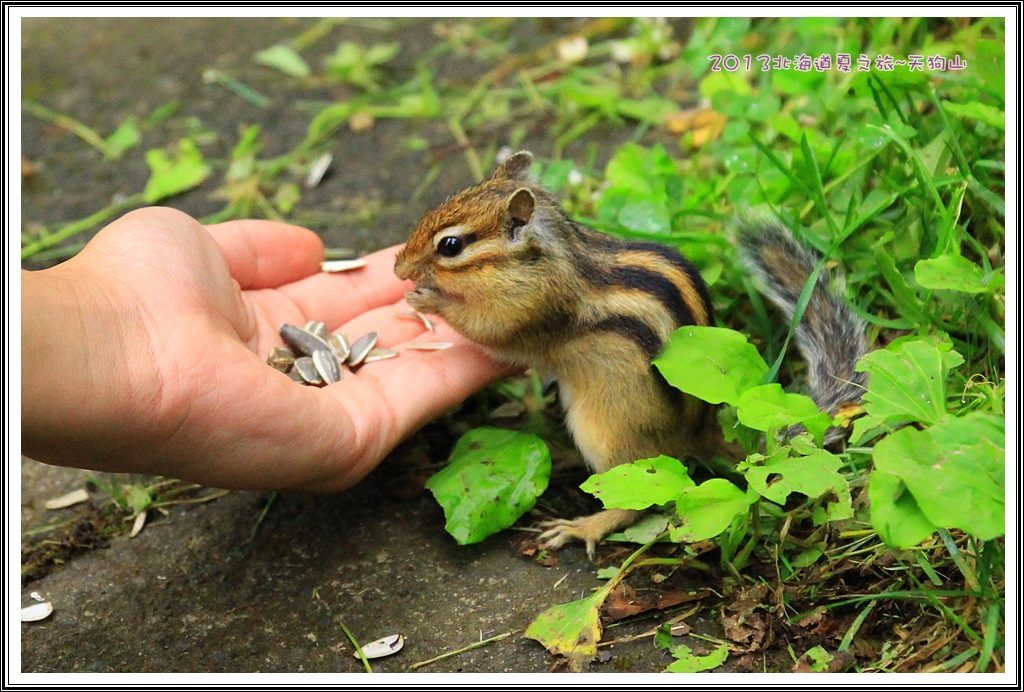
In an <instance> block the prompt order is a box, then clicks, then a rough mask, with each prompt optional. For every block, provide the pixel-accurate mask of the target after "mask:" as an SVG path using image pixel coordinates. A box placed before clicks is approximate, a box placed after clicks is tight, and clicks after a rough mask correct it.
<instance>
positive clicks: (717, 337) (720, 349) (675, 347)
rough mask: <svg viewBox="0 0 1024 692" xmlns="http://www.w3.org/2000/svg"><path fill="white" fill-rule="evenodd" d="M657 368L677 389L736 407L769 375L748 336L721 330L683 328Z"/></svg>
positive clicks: (713, 401)
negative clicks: (766, 374) (748, 392)
mask: <svg viewBox="0 0 1024 692" xmlns="http://www.w3.org/2000/svg"><path fill="white" fill-rule="evenodd" d="M654 365H655V366H656V367H657V368H658V371H659V372H661V374H662V375H663V376H664V377H665V379H666V380H667V381H668V383H669V384H671V385H672V386H673V387H676V388H678V389H680V390H682V391H684V392H686V393H687V394H692V395H693V396H695V397H697V398H699V399H703V400H704V401H708V402H711V403H712V404H720V403H722V402H723V401H724V402H726V403H729V404H732V405H733V406H736V405H738V404H739V402H740V397H741V396H742V395H743V393H744V392H746V391H747V390H748V389H750V388H751V387H756V386H757V385H759V384H761V378H762V377H764V374H765V373H766V372H768V365H767V364H765V362H764V359H763V358H762V357H761V354H760V353H758V352H757V349H756V348H754V346H753V344H751V343H750V342H748V341H747V338H746V337H745V336H743V335H742V334H740V333H739V332H736V331H733V330H731V329H724V328H720V327H695V326H691V327H680V328H679V329H677V330H676V331H675V333H673V334H672V338H671V340H670V341H669V344H668V346H667V347H666V349H665V350H664V351H663V352H662V354H661V355H660V356H658V357H657V358H656V359H655V360H654Z"/></svg>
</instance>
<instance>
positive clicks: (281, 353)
mask: <svg viewBox="0 0 1024 692" xmlns="http://www.w3.org/2000/svg"><path fill="white" fill-rule="evenodd" d="M294 362H295V354H294V353H292V352H291V351H290V350H289V349H287V348H284V347H282V346H275V347H274V348H273V349H271V351H270V355H269V356H267V365H269V366H270V367H272V368H274V370H280V371H281V372H288V370H289V369H291V367H292V364H293V363H294Z"/></svg>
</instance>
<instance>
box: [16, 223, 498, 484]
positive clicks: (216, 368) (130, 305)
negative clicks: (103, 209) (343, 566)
mask: <svg viewBox="0 0 1024 692" xmlns="http://www.w3.org/2000/svg"><path fill="white" fill-rule="evenodd" d="M396 252H397V248H391V249H388V250H382V251H380V252H377V253H375V254H373V255H370V256H369V257H368V258H367V259H368V266H366V267H365V268H363V269H358V270H355V271H353V272H347V273H344V274H323V273H320V262H321V261H322V260H323V254H324V252H323V245H322V243H321V241H320V239H319V238H318V237H317V236H316V235H315V234H314V233H312V232H311V231H308V230H305V229H301V228H298V227H295V226H289V225H287V224H283V223H277V222H271V221H233V222H228V223H224V224H219V225H215V226H203V225H201V224H200V223H199V222H197V221H196V220H194V219H192V218H191V217H189V216H187V215H185V214H183V213H181V212H177V211H174V210H171V209H165V208H150V209H141V210H138V211H135V212H132V213H130V214H127V215H126V216H124V217H122V218H121V219H118V220H117V221H115V222H113V223H111V224H110V225H109V226H107V227H106V228H104V229H103V230H102V231H100V232H99V233H98V234H97V235H96V237H95V238H93V240H92V241H90V242H89V243H88V244H87V245H86V247H85V248H84V249H83V250H82V252H81V253H80V254H79V255H78V256H76V257H75V258H73V259H70V260H68V261H67V262H64V263H63V264H60V265H58V266H56V267H54V268H52V269H47V270H43V271H37V272H28V271H23V272H22V279H21V281H22V284H21V285H22V320H21V327H22V344H21V346H22V348H21V356H22V371H21V372H22V388H21V395H22V427H21V431H22V452H23V453H24V454H25V455H26V456H29V457H31V458H33V459H37V460H39V461H43V462H46V463H51V464H58V465H64V466H77V467H82V468H89V469H95V470H102V471H113V472H132V473H147V474H153V475H161V476H168V477H172V478H180V479H184V480H189V481H193V482H196V483H202V484H204V485H208V486H213V487H220V488H244V489H263V490H286V489H287V490H299V491H311V492H334V491H340V490H343V489H345V488H348V487H350V486H352V485H354V484H356V483H357V482H358V481H359V480H361V479H362V478H363V477H365V476H366V475H367V474H368V473H369V472H370V471H371V470H372V469H373V468H374V467H375V466H376V465H377V464H378V463H379V462H380V461H381V460H382V459H383V458H384V456H385V455H386V454H387V453H388V452H389V451H391V450H392V449H393V448H394V447H395V446H396V445H397V444H398V443H399V442H400V441H401V440H403V439H405V438H406V437H408V436H409V435H411V434H412V433H414V432H415V431H416V430H418V429H419V428H420V427H421V426H423V425H424V424H425V423H427V422H428V421H430V420H431V419H433V418H435V417H437V416H438V415H440V414H441V413H444V412H445V411H447V410H449V409H451V408H453V407H455V406H456V405H458V403H459V402H461V401H462V400H464V399H465V398H466V397H467V396H469V395H470V394H472V393H473V392H475V391H478V390H479V389H481V388H482V387H484V386H485V385H487V384H488V383H490V382H492V381H494V380H496V379H498V378H500V377H502V376H505V375H507V374H510V370H509V369H508V367H507V366H505V365H502V364H499V363H498V362H497V361H495V360H493V359H492V358H491V357H490V356H489V355H488V354H487V353H486V351H484V350H483V349H482V348H481V347H479V346H477V345H475V344H473V343H471V342H469V341H467V340H466V339H465V338H463V337H461V336H459V335H458V334H457V333H456V332H455V331H453V330H452V329H451V328H449V327H448V326H447V325H444V324H438V327H437V332H436V333H431V332H429V331H427V330H426V329H425V328H424V326H423V325H422V324H421V323H419V322H417V321H414V320H407V319H400V318H398V317H396V316H395V314H394V313H395V312H396V311H401V310H408V309H409V308H408V306H407V305H406V304H405V302H404V300H403V295H404V293H405V291H407V290H409V289H411V288H412V284H411V283H410V282H405V281H399V280H398V279H397V278H395V275H394V257H395V253H396ZM308 320H318V321H322V322H325V323H326V324H327V327H328V328H329V329H332V330H335V329H340V330H341V331H344V332H345V333H346V334H347V335H348V336H349V337H350V339H351V338H355V337H358V336H361V335H363V334H365V333H367V332H370V331H376V332H378V333H379V334H380V342H379V345H381V346H384V347H388V348H397V349H398V350H400V351H401V354H402V355H401V356H399V357H398V358H394V359H391V360H386V361H380V362H376V363H372V364H368V365H367V366H365V367H363V368H361V369H360V370H359V371H358V372H357V373H356V374H354V375H353V374H350V373H346V374H345V377H344V378H343V379H342V381H341V382H338V383H336V384H333V385H330V386H327V387H324V388H322V389H318V388H314V387H303V386H301V385H299V384H296V383H295V382H292V381H291V380H290V379H289V378H288V377H287V376H286V375H284V374H282V373H279V372H277V371H275V370H273V369H272V368H270V367H269V366H268V365H267V364H266V362H265V361H266V356H267V354H268V353H269V351H270V349H271V348H272V347H274V346H279V345H281V343H282V342H281V339H280V337H279V336H278V328H279V327H280V325H281V324H283V323H286V322H289V323H292V324H298V325H300V326H301V325H304V324H305V323H306V322H307V321H308ZM437 341H449V342H452V344H453V346H452V347H451V348H449V349H447V350H442V351H415V350H403V349H402V346H403V345H405V344H407V343H413V342H437Z"/></svg>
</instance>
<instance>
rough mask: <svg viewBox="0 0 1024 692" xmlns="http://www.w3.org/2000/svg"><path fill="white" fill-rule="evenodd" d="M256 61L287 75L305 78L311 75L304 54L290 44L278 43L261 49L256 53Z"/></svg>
mask: <svg viewBox="0 0 1024 692" xmlns="http://www.w3.org/2000/svg"><path fill="white" fill-rule="evenodd" d="M256 62H258V63H259V64H260V65H266V66H267V67H273V68H274V69H275V70H279V71H281V72H284V73H285V74H286V75H289V76H292V77H298V78H299V79H304V78H305V77H308V76H309V72H310V70H309V65H307V64H306V61H305V60H303V59H302V56H301V55H299V54H298V53H296V52H295V50H294V49H292V48H289V47H288V46H283V45H281V44H277V45H274V46H271V47H270V48H267V49H266V50H261V51H260V52H258V53H257V54H256Z"/></svg>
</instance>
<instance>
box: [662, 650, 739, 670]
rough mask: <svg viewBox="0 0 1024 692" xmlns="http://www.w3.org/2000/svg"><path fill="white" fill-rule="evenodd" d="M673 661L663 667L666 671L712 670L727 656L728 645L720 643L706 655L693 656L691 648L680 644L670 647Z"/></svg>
mask: <svg viewBox="0 0 1024 692" xmlns="http://www.w3.org/2000/svg"><path fill="white" fill-rule="evenodd" d="M672 657H673V658H675V659H676V660H675V661H673V662H672V663H670V664H669V665H668V667H667V668H665V672H666V673H699V672H701V671H702V670H713V669H715V668H717V667H719V666H720V665H722V664H723V663H725V660H726V659H727V658H729V645H728V644H722V645H721V646H719V647H718V648H717V649H715V650H714V651H712V652H711V653H710V654H708V655H707V656H694V655H693V649H691V648H690V647H688V646H686V645H685V644H682V645H680V646H677V647H676V648H674V649H672Z"/></svg>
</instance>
